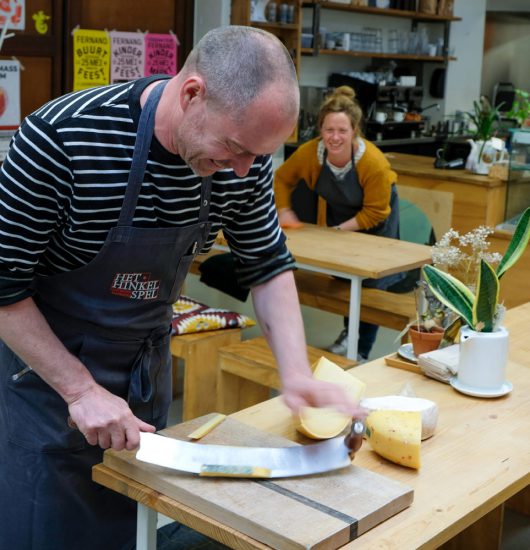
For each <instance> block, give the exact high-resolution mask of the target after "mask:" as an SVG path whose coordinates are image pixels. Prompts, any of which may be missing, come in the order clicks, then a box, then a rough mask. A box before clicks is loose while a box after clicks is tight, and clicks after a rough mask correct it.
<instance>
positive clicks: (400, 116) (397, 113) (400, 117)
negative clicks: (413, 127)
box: [392, 111, 405, 122]
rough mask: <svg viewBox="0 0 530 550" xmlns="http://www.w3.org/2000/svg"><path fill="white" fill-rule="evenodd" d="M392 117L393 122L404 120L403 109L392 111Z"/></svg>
mask: <svg viewBox="0 0 530 550" xmlns="http://www.w3.org/2000/svg"><path fill="white" fill-rule="evenodd" d="M392 118H393V119H394V121H395V122H403V121H404V120H405V113H404V112H403V111H394V112H393V113H392Z"/></svg>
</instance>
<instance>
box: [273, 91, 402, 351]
mask: <svg viewBox="0 0 530 550" xmlns="http://www.w3.org/2000/svg"><path fill="white" fill-rule="evenodd" d="M361 121H362V110H361V108H360V106H359V104H358V102H357V101H356V100H355V92H354V90H353V89H352V88H350V87H349V86H341V87H339V88H337V89H336V90H335V91H334V92H332V93H331V94H330V95H329V96H328V97H326V98H325V100H324V102H323V103H322V105H321V107H320V111H319V115H318V120H317V126H318V128H319V130H320V137H319V138H315V139H313V140H311V141H309V142H307V143H305V144H303V145H301V146H300V147H299V149H298V150H297V151H296V152H295V153H293V155H291V156H290V157H289V158H288V159H287V161H285V163H284V164H283V165H282V166H280V168H279V169H278V170H277V171H276V173H275V177H274V187H275V195H276V207H277V208H278V212H279V219H280V224H282V225H284V226H291V227H293V226H296V225H297V224H299V223H300V222H299V220H298V217H297V216H296V214H295V213H294V211H293V210H292V209H291V194H292V192H293V191H294V189H295V188H296V186H297V185H298V183H299V182H300V181H301V180H303V181H304V182H305V183H306V185H307V186H308V187H309V188H310V189H312V190H315V191H316V192H317V194H318V195H319V196H320V197H322V198H323V199H325V201H326V223H327V225H328V226H332V227H336V228H337V229H341V230H343V231H363V232H366V233H370V234H373V235H382V236H385V237H392V238H399V209H398V197H397V190H396V185H395V183H396V181H397V175H396V174H395V172H393V171H392V170H391V168H390V165H389V163H388V161H387V160H386V158H385V157H384V155H383V154H382V153H381V151H380V150H379V149H378V148H377V147H376V146H375V145H374V144H372V143H370V142H369V141H368V140H366V139H365V138H364V137H363V136H362V135H361V130H360V128H361ZM402 278H403V275H402V274H397V275H394V276H390V277H384V278H382V279H378V280H377V281H375V280H374V279H366V280H365V281H364V282H363V286H367V287H376V288H381V289H387V288H388V287H389V286H391V285H393V284H395V283H398V282H399V281H400V280H401V279H402ZM347 322H348V320H347V319H345V323H346V324H345V327H346V326H347ZM377 328H378V327H377V325H372V324H369V323H363V322H361V324H360V333H359V354H360V357H359V359H366V358H367V357H368V354H369V353H370V350H371V348H372V345H373V342H374V340H375V336H376V333H377ZM347 336H348V334H347V330H346V328H345V329H344V330H343V331H342V332H341V334H340V335H339V338H338V339H337V341H336V342H335V343H334V344H333V345H332V346H330V347H329V348H328V349H329V351H331V352H333V353H338V354H345V353H346V342H347Z"/></svg>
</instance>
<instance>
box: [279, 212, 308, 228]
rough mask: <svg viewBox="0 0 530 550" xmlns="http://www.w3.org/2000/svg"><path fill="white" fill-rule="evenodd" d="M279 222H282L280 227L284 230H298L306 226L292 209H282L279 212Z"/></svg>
mask: <svg viewBox="0 0 530 550" xmlns="http://www.w3.org/2000/svg"><path fill="white" fill-rule="evenodd" d="M278 220H279V221H280V227H282V228H284V229H298V228H300V227H302V226H303V225H304V224H303V223H302V222H301V221H300V220H299V219H298V216H297V215H296V214H295V212H294V210H291V209H290V208H282V209H280V210H279V211H278Z"/></svg>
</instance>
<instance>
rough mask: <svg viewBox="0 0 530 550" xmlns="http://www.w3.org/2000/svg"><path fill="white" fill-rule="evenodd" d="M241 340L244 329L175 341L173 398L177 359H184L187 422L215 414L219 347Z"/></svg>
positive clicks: (184, 337)
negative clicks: (211, 413) (208, 414)
mask: <svg viewBox="0 0 530 550" xmlns="http://www.w3.org/2000/svg"><path fill="white" fill-rule="evenodd" d="M240 341H241V329H240V328H234V329H223V330H211V331H206V332H195V333H192V334H181V335H176V336H173V337H172V338H171V344H170V349H171V355H172V356H173V397H175V395H176V379H177V358H179V357H180V358H181V359H183V360H184V392H183V397H182V418H183V420H189V419H191V418H197V417H198V416H202V415H204V414H207V413H210V412H214V411H215V396H216V385H217V362H218V351H219V348H221V347H223V346H230V345H232V344H236V343H237V342H240Z"/></svg>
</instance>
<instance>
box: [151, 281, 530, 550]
mask: <svg viewBox="0 0 530 550" xmlns="http://www.w3.org/2000/svg"><path fill="white" fill-rule="evenodd" d="M184 294H188V295H189V296H190V297H192V298H194V299H196V300H199V301H201V302H203V303H207V304H208V305H210V306H211V307H222V308H225V309H231V310H235V311H238V312H240V313H244V314H246V315H249V316H250V317H252V318H254V319H255V318H256V316H255V314H254V310H253V307H252V303H251V300H250V299H248V300H247V301H246V302H245V303H242V302H240V301H238V300H236V299H234V298H231V297H230V296H227V295H226V294H223V293H221V292H219V291H217V290H214V289H211V288H208V287H206V286H205V285H203V284H202V283H200V282H199V280H198V277H196V276H193V275H190V276H189V277H188V279H187V281H186V287H185V290H184ZM302 315H303V318H304V326H305V329H306V336H307V342H308V344H311V345H312V346H315V347H325V346H327V345H329V344H331V343H332V342H333V341H334V339H335V338H336V337H337V335H338V334H339V332H340V331H341V329H342V318H340V317H339V316H338V315H333V314H330V313H325V312H321V311H317V310H315V309H313V308H308V307H305V306H302ZM258 335H260V331H259V328H258V327H253V328H250V329H246V330H245V331H244V336H243V337H244V338H253V337H255V336H258ZM397 336H398V333H397V332H396V331H393V330H389V329H385V328H381V329H380V330H379V333H378V336H377V340H376V342H375V345H374V348H373V349H372V353H371V355H370V359H374V358H377V357H382V356H383V355H388V354H389V353H392V352H393V351H395V350H396V349H397V347H398V345H399V344H398V342H396V337H397ZM180 380H182V377H180ZM397 391H399V388H398V389H397ZM181 410H182V403H181V399H180V396H178V397H177V399H176V400H175V401H174V403H173V405H172V407H171V412H170V422H171V423H175V422H179V421H180V420H181ZM171 521H172V520H170V519H169V518H165V517H163V516H160V517H159V525H165V524H167V523H168V522H171ZM197 544H198V545H197V546H193V548H197V549H198V548H201V550H210V549H211V550H214V548H216V547H215V546H213V545H209V543H208V540H202V541H200V539H199V542H198V543H197ZM161 548H162V546H159V550H160V549H161ZM217 548H218V547H217ZM180 549H182V550H191V547H188V548H187V547H186V546H182V544H181V543H180V542H178V538H177V537H176V538H175V542H174V545H172V544H171V542H166V543H165V544H164V546H163V550H180ZM501 550H530V518H528V517H525V516H522V515H520V514H517V513H515V512H512V511H510V510H507V511H506V513H505V519H504V533H503V540H502V546H501Z"/></svg>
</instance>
